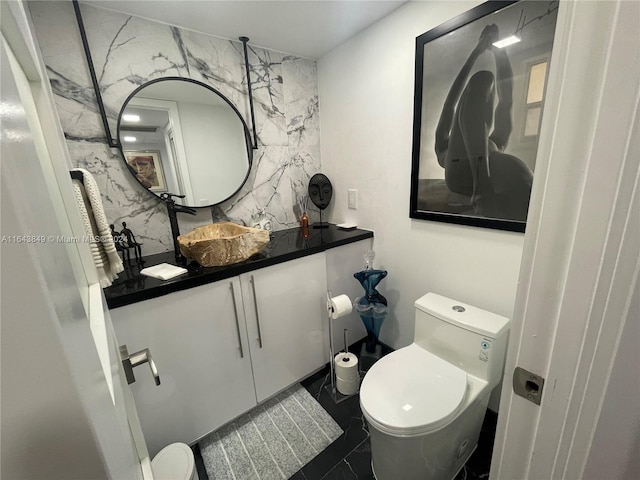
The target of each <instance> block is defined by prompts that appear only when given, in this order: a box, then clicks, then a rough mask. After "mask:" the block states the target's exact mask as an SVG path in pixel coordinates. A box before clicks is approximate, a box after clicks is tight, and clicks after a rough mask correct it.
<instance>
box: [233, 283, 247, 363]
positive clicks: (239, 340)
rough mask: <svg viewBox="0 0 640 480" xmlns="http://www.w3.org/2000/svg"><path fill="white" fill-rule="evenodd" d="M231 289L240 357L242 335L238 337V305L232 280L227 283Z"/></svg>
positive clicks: (242, 353) (241, 356)
mask: <svg viewBox="0 0 640 480" xmlns="http://www.w3.org/2000/svg"><path fill="white" fill-rule="evenodd" d="M229 288H230V289H231V300H232V301H233V311H234V313H235V314H236V332H238V348H239V349H240V358H244V352H243V351H242V337H240V322H239V321H238V307H237V306H236V291H235V290H234V289H233V282H231V283H230V284H229Z"/></svg>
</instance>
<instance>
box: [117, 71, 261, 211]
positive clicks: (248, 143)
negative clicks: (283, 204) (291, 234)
mask: <svg viewBox="0 0 640 480" xmlns="http://www.w3.org/2000/svg"><path fill="white" fill-rule="evenodd" d="M168 80H179V81H182V82H188V83H193V84H195V85H199V86H201V87H204V88H206V89H207V90H209V91H211V92H212V93H214V94H215V95H218V96H219V97H220V98H222V99H223V100H224V101H225V102H226V103H227V105H229V106H230V107H231V108H232V109H233V111H234V112H235V114H236V115H237V116H238V118H239V119H240V121H241V122H242V128H243V129H244V136H245V145H246V147H247V159H248V160H249V167H248V168H247V173H246V175H245V176H244V179H243V180H242V182H241V183H240V185H239V186H238V188H237V189H236V190H235V191H234V192H233V193H232V194H231V195H229V196H228V197H226V198H225V199H224V200H221V201H219V202H216V203H212V204H211V205H199V206H195V205H183V206H184V207H189V208H211V207H213V206H215V205H219V204H221V203H224V202H226V201H227V200H229V199H230V198H231V197H233V196H234V195H235V194H236V193H238V192H239V191H240V189H241V188H242V187H243V186H244V184H245V183H247V179H248V178H249V174H250V173H251V167H252V166H253V145H252V142H251V132H250V131H249V127H248V125H247V122H245V120H244V118H242V115H241V114H240V111H239V110H238V109H237V108H236V106H235V105H234V104H233V103H231V100H229V99H228V98H227V97H225V96H224V95H223V94H222V93H221V92H219V91H218V90H216V89H215V88H213V87H211V86H209V85H207V84H206V83H202V82H200V81H198V80H193V79H191V78H186V77H161V78H154V79H153V80H149V81H148V82H146V83H144V84H142V85H140V86H139V87H138V88H136V89H135V90H134V91H133V92H131V94H130V95H129V96H128V97H127V98H126V100H125V101H124V103H123V104H122V108H121V109H120V113H119V114H118V126H117V144H116V145H115V148H118V150H120V154H121V157H122V161H123V162H124V164H125V170H127V171H128V172H129V173H131V175H132V176H133V177H134V178H135V179H136V181H138V182H140V181H139V180H138V179H137V178H136V177H135V175H133V172H131V170H130V169H129V168H128V164H127V159H126V158H125V156H124V149H123V148H122V142H120V126H121V125H120V123H121V121H122V115H123V114H124V111H125V109H126V108H127V105H128V104H129V102H130V101H131V99H132V98H133V97H135V95H136V94H137V93H138V92H139V91H140V90H142V89H143V88H146V87H148V86H149V85H153V84H154V83H160V82H165V81H168ZM140 185H141V186H142V187H143V188H145V190H148V191H149V193H152V194H153V195H155V196H156V197H158V199H160V200H163V201H164V199H163V198H162V197H160V194H159V193H156V192H154V191H152V190H149V189H148V188H146V187H144V185H142V183H140ZM172 193H173V192H172Z"/></svg>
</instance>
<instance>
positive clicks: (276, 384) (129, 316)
mask: <svg viewBox="0 0 640 480" xmlns="http://www.w3.org/2000/svg"><path fill="white" fill-rule="evenodd" d="M326 289H327V274H326V264H325V253H324V252H323V253H318V254H314V255H310V256H306V257H303V258H299V259H296V260H291V261H287V262H284V263H279V264H277V265H274V266H270V267H265V268H262V269H258V270H254V271H252V272H249V273H245V274H242V275H240V276H238V277H233V278H230V279H227V280H221V281H218V282H214V283H210V284H206V285H202V286H199V287H194V288H191V289H188V290H182V291H179V292H174V293H171V294H169V295H165V296H161V297H157V298H153V299H150V300H145V301H142V302H138V303H134V304H131V305H127V306H124V307H121V308H117V309H114V310H112V311H111V316H112V318H113V321H114V326H115V329H116V333H117V337H118V340H119V341H120V343H121V344H126V345H127V347H128V350H129V352H130V353H132V352H136V351H138V350H141V349H143V348H149V349H150V351H151V354H152V357H153V360H154V361H155V363H156V366H157V368H158V371H159V374H160V379H161V384H160V386H156V385H155V383H154V380H153V378H152V375H151V372H150V371H149V367H148V365H141V366H138V367H136V368H135V369H134V374H135V377H136V381H135V383H133V384H132V385H131V387H132V391H133V394H134V398H135V400H136V406H137V408H138V412H139V414H140V420H141V423H142V427H143V431H144V433H145V437H146V440H147V444H148V446H149V452H150V454H151V455H152V456H153V455H155V454H156V453H157V452H158V451H159V450H160V449H162V448H163V447H165V446H166V445H169V444H170V443H173V442H184V443H187V444H193V443H194V442H196V441H197V440H199V439H200V438H201V437H203V436H204V435H206V434H208V433H210V432H212V431H214V430H216V429H217V428H218V427H220V426H222V425H223V424H225V423H227V422H229V421H230V420H232V419H234V418H235V417H237V416H239V415H240V414H242V413H244V412H246V411H248V410H250V409H251V408H252V407H253V406H255V405H256V404H257V403H258V402H261V401H263V400H265V399H266V398H268V397H270V396H272V395H274V394H275V393H277V392H279V391H281V390H283V389H285V388H287V387H288V386H289V385H291V384H293V383H295V382H297V381H299V380H300V379H302V378H303V377H305V376H307V375H309V374H310V373H312V372H313V371H314V370H317V369H319V368H320V367H322V366H323V365H324V364H325V363H326V362H328V357H329V356H328V334H327V329H328V326H327V325H326V322H327V319H326ZM234 300H235V304H234Z"/></svg>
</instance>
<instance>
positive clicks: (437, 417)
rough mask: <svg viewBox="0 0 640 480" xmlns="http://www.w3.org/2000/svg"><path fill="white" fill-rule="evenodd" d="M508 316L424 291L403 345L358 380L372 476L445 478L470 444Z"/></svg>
mask: <svg viewBox="0 0 640 480" xmlns="http://www.w3.org/2000/svg"><path fill="white" fill-rule="evenodd" d="M508 332H509V319H507V318H505V317H502V316H499V315H495V314H493V313H489V312H487V311H484V310H481V309H479V308H476V307H473V306H470V305H466V304H464V303H462V302H458V301H455V300H452V299H450V298H446V297H443V296H441V295H437V294H435V293H427V294H426V295H425V296H423V297H421V298H420V299H419V300H417V301H416V303H415V335H414V341H413V343H412V344H411V345H409V346H407V347H404V348H401V349H399V350H396V351H394V352H392V353H390V354H389V355H386V356H384V357H382V358H381V359H380V360H378V361H377V362H376V363H375V364H374V365H373V366H372V367H371V369H370V370H369V371H368V372H367V374H366V375H365V377H364V380H363V381H362V385H361V387H360V406H361V408H362V413H363V415H364V417H365V419H366V421H367V423H368V425H369V433H370V437H371V457H372V459H371V463H372V467H373V472H374V476H375V478H376V479H377V480H397V479H399V478H402V479H403V480H414V479H415V480H418V479H420V480H425V479H429V480H452V479H453V478H455V476H456V475H457V474H458V472H459V471H460V469H461V468H462V467H463V466H464V464H465V463H466V461H467V460H468V459H469V457H470V456H471V454H472V453H473V451H474V450H475V448H476V446H477V444H478V437H479V436H480V429H481V426H482V422H483V419H484V415H485V412H486V409H487V404H488V402H489V396H490V394H491V391H492V390H493V389H494V387H495V386H496V385H498V383H499V382H500V380H501V378H502V372H503V368H504V360H505V354H506V349H507V339H508Z"/></svg>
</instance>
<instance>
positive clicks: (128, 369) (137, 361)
mask: <svg viewBox="0 0 640 480" xmlns="http://www.w3.org/2000/svg"><path fill="white" fill-rule="evenodd" d="M120 359H121V360H122V367H123V368H124V374H125V376H126V377H127V383H128V384H129V385H131V384H132V383H133V382H135V381H136V377H135V375H134V374H133V367H137V366H138V365H142V364H143V363H148V364H149V367H150V368H151V374H152V375H153V379H154V380H155V382H156V385H160V375H159V374H158V369H157V368H156V364H155V362H154V361H153V358H151V352H150V351H149V349H148V348H145V349H144V350H140V351H139V352H135V353H132V354H129V351H128V350H127V346H126V345H120Z"/></svg>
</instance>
